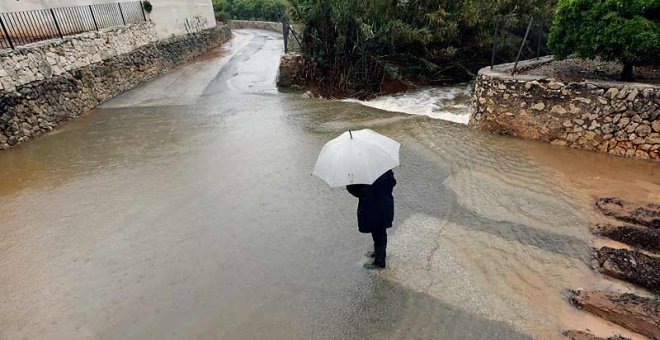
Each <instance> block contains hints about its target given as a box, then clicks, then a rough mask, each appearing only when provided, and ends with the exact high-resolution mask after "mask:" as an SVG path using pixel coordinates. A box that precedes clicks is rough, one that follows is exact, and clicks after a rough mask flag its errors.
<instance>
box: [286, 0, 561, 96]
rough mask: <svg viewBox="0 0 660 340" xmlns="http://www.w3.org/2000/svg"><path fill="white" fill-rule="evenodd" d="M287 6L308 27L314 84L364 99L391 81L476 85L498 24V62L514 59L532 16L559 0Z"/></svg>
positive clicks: (305, 0) (338, 0) (331, 1)
mask: <svg viewBox="0 0 660 340" xmlns="http://www.w3.org/2000/svg"><path fill="white" fill-rule="evenodd" d="M289 2H290V3H291V7H292V11H291V12H292V13H291V15H292V19H294V20H295V21H297V22H300V23H302V24H304V31H303V32H302V34H301V36H302V50H303V53H304V54H305V56H306V57H307V58H308V60H310V61H311V65H312V70H311V74H312V75H313V78H314V81H315V82H316V83H323V84H332V86H335V87H336V88H337V89H339V90H346V91H345V92H349V93H350V92H356V93H364V91H363V90H365V89H366V90H369V91H378V90H379V89H380V87H381V85H382V84H383V82H384V81H387V80H388V79H396V80H401V81H404V82H406V81H408V80H411V81H413V82H418V81H419V82H422V83H430V84H442V83H450V82H455V81H465V80H468V79H471V78H472V77H473V73H474V71H475V70H477V69H478V68H479V67H482V66H483V65H486V64H487V63H488V62H489V60H490V50H491V46H492V45H493V39H494V34H493V33H494V31H495V27H496V26H497V28H498V30H499V33H498V36H497V46H498V52H497V53H498V55H497V56H498V57H499V58H500V59H501V60H507V61H511V60H512V59H513V58H515V55H516V53H517V51H518V49H519V47H520V44H521V42H522V36H523V35H524V33H525V28H526V27H527V24H528V22H529V19H530V17H534V18H536V19H535V22H537V23H538V22H539V20H538V19H541V18H544V16H543V15H542V13H546V12H547V11H548V10H547V9H548V8H551V7H553V5H554V4H555V2H556V0H289ZM545 27H547V26H545ZM527 44H528V45H527V46H529V44H530V43H529V41H528V42H527ZM534 46H536V44H534ZM533 49H534V47H531V50H533ZM528 50H529V49H528Z"/></svg>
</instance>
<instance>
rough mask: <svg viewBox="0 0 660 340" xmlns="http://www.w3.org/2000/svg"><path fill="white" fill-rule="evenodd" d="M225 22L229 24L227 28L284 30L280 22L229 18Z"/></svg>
mask: <svg viewBox="0 0 660 340" xmlns="http://www.w3.org/2000/svg"><path fill="white" fill-rule="evenodd" d="M227 24H228V25H229V28H232V29H243V28H252V29H258V30H266V31H274V32H278V33H283V30H284V28H283V27H282V23H281V22H270V21H252V20H229V22H228V23H227Z"/></svg>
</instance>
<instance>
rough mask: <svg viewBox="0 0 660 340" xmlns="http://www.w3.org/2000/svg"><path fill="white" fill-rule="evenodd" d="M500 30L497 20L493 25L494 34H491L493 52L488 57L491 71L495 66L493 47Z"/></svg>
mask: <svg viewBox="0 0 660 340" xmlns="http://www.w3.org/2000/svg"><path fill="white" fill-rule="evenodd" d="M499 28H500V21H499V20H498V21H497V22H496V23H495V34H493V52H492V53H491V55H490V69H491V70H492V69H493V66H494V65H495V47H496V44H497V33H498V29H499Z"/></svg>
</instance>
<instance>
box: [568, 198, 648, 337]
mask: <svg viewBox="0 0 660 340" xmlns="http://www.w3.org/2000/svg"><path fill="white" fill-rule="evenodd" d="M596 208H597V209H598V210H600V212H601V213H602V214H603V215H604V216H608V217H611V218H614V219H616V220H619V221H623V222H627V223H634V224H635V225H614V224H612V223H598V224H595V225H594V227H593V228H592V232H593V233H594V234H596V235H598V236H602V237H606V238H609V239H612V240H615V241H618V242H621V243H624V244H626V245H627V246H630V247H631V248H632V249H623V248H612V247H601V248H600V249H594V258H595V266H594V267H595V268H596V270H598V271H599V272H601V273H603V274H605V275H608V276H610V277H613V278H616V279H620V280H624V281H628V282H630V283H633V284H635V285H638V286H640V287H643V288H645V289H647V290H648V291H649V292H651V294H650V295H649V296H639V295H636V294H631V293H626V292H616V291H589V290H587V291H571V292H570V293H569V297H568V299H569V301H570V302H571V303H572V304H573V305H574V306H575V307H576V308H579V309H582V310H585V311H587V312H590V313H592V314H594V315H597V316H599V317H601V318H603V319H606V320H608V321H610V322H613V323H615V324H618V325H620V326H623V327H625V328H627V329H630V330H632V331H634V332H637V333H639V334H642V335H644V336H647V337H649V338H651V339H660V298H659V296H660V257H659V256H658V254H660V241H659V240H660V237H659V233H660V206H659V205H657V204H653V203H641V204H640V203H634V202H628V201H624V200H621V199H618V198H613V197H603V198H600V199H598V200H597V202H596ZM564 335H565V336H566V337H567V338H569V339H573V340H599V339H604V338H599V337H597V336H595V335H593V334H591V333H589V332H588V331H582V330H569V331H566V332H564ZM607 339H611V340H616V339H619V340H621V339H625V338H622V337H620V336H615V337H610V338H607Z"/></svg>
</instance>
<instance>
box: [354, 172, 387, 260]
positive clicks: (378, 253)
mask: <svg viewBox="0 0 660 340" xmlns="http://www.w3.org/2000/svg"><path fill="white" fill-rule="evenodd" d="M395 185H396V179H395V178H394V172H392V170H388V171H387V172H386V173H384V174H383V175H381V176H380V177H379V178H378V179H377V180H376V181H375V182H374V183H373V184H371V185H368V184H352V185H348V186H346V189H347V190H348V192H349V193H351V195H353V196H355V197H357V198H358V199H359V203H358V208H357V219H358V229H359V230H360V232H361V233H370V234H371V237H372V238H373V240H374V252H373V254H369V256H370V257H373V259H374V261H373V263H366V264H365V265H364V267H365V268H366V269H379V268H385V257H386V256H387V251H386V249H387V228H391V227H392V221H393V220H394V197H393V196H392V190H393V189H394V186H395Z"/></svg>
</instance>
